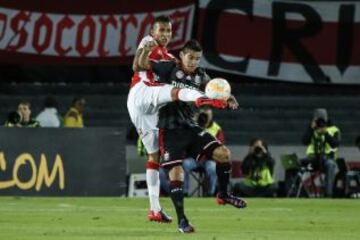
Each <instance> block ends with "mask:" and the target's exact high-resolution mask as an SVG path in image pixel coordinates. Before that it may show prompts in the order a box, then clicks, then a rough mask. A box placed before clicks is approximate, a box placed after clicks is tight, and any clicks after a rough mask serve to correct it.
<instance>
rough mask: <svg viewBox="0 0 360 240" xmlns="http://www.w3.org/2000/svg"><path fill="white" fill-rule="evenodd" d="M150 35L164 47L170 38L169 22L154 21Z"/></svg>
mask: <svg viewBox="0 0 360 240" xmlns="http://www.w3.org/2000/svg"><path fill="white" fill-rule="evenodd" d="M151 35H152V37H153V38H154V39H155V40H156V42H157V43H158V44H159V45H161V46H163V47H166V46H167V45H168V44H169V42H170V40H171V35H172V28H171V23H163V22H158V23H155V25H154V26H153V29H152V30H151Z"/></svg>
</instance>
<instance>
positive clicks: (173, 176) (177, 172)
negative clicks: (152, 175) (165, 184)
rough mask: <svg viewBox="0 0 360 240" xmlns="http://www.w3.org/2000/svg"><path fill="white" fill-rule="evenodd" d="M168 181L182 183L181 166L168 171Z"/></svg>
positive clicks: (182, 172) (182, 171)
mask: <svg viewBox="0 0 360 240" xmlns="http://www.w3.org/2000/svg"><path fill="white" fill-rule="evenodd" d="M169 179H170V181H181V182H183V181H184V170H183V168H182V166H181V165H179V166H175V167H173V168H171V169H170V170H169Z"/></svg>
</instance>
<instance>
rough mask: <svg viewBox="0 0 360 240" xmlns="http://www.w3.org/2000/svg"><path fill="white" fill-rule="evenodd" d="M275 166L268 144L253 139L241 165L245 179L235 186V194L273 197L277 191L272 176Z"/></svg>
mask: <svg viewBox="0 0 360 240" xmlns="http://www.w3.org/2000/svg"><path fill="white" fill-rule="evenodd" d="M274 164H275V161H274V159H273V158H272V157H271V155H270V152H269V149H268V146H267V144H266V143H265V142H264V141H263V140H261V139H258V138H255V139H252V140H251V141H250V146H249V153H248V154H247V155H246V157H245V158H244V161H243V163H242V165H241V170H242V172H243V174H244V176H245V179H244V180H243V181H241V182H240V183H238V184H235V186H234V192H235V193H236V194H239V195H242V196H249V197H273V196H274V194H275V191H276V187H275V185H274V179H273V176H272V175H273V172H274Z"/></svg>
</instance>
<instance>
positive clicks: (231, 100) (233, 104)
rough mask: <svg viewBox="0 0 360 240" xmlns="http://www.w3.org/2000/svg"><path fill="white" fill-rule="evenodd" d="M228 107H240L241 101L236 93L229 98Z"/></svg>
mask: <svg viewBox="0 0 360 240" xmlns="http://www.w3.org/2000/svg"><path fill="white" fill-rule="evenodd" d="M227 104H228V108H230V109H237V108H238V107H239V103H238V101H237V100H236V98H235V97H234V95H231V96H230V97H229V99H228V100H227Z"/></svg>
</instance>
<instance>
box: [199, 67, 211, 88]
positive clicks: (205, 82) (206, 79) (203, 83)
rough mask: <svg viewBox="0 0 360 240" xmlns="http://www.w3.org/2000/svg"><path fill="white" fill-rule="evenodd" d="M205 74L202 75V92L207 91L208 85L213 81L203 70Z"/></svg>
mask: <svg viewBox="0 0 360 240" xmlns="http://www.w3.org/2000/svg"><path fill="white" fill-rule="evenodd" d="M203 71H204V72H203V74H202V81H201V85H200V90H201V91H205V87H206V84H207V83H208V82H209V81H210V80H211V79H210V77H209V75H207V73H206V72H205V70H203Z"/></svg>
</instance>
